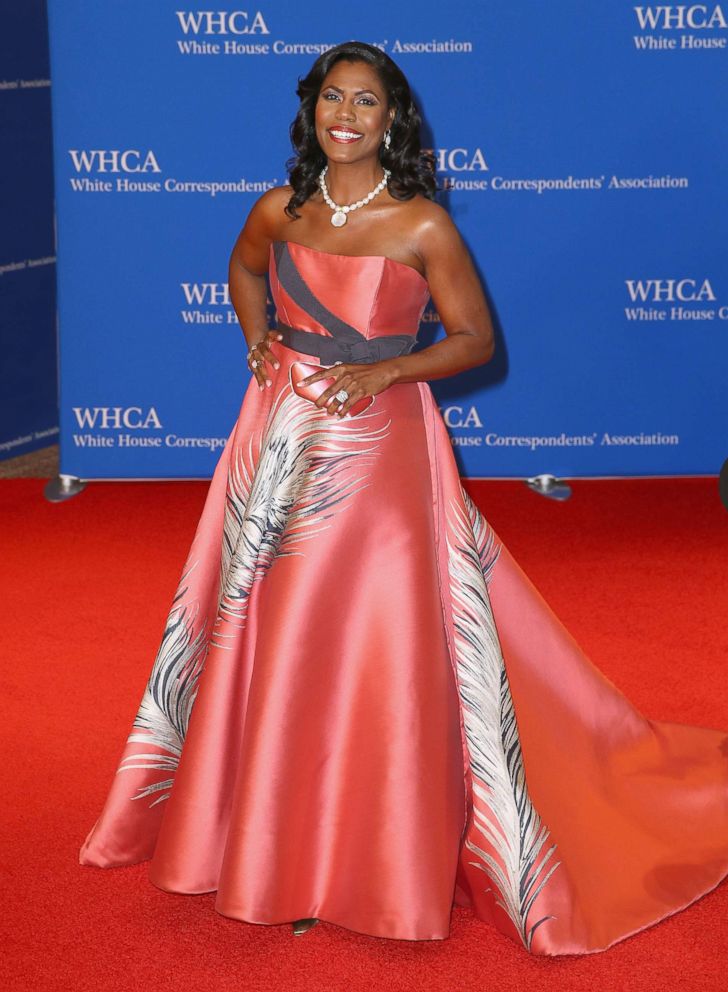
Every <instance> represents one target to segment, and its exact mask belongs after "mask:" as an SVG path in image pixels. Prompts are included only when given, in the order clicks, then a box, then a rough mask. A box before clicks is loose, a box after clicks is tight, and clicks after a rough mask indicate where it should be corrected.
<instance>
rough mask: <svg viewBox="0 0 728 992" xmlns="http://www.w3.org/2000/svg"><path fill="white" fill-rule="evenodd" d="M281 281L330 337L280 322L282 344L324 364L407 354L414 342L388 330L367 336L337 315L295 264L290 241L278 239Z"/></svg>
mask: <svg viewBox="0 0 728 992" xmlns="http://www.w3.org/2000/svg"><path fill="white" fill-rule="evenodd" d="M273 254H274V257H275V260H276V274H277V276H278V282H279V283H280V284H281V286H282V288H283V289H284V290H285V291H286V293H287V294H288V295H289V296H290V298H291V299H292V300H293V302H294V303H295V304H296V305H297V306H299V307H301V309H302V310H305V311H306V313H307V314H309V316H311V317H312V318H313V319H314V320H315V321H316V322H317V323H318V324H320V325H321V326H322V327H324V328H325V329H326V330H327V331H328V332H329V334H330V335H331V337H330V338H329V337H325V336H324V335H322V334H314V333H313V332H312V331H304V330H301V329H300V328H296V327H290V326H289V325H288V324H281V323H279V324H278V325H277V328H276V329H277V330H278V331H279V332H280V333H281V334H282V335H283V340H282V342H281V343H282V344H284V345H286V347H288V348H293V349H294V350H295V351H300V352H303V353H304V354H306V355H316V356H317V357H318V358H319V359H320V360H321V363H322V364H323V365H328V364H333V363H334V362H351V363H352V364H368V363H370V362H379V361H382V360H383V359H385V358H395V357H396V356H397V355H406V354H408V352H410V351H411V350H412V348H413V347H414V345H415V342H416V340H417V339H416V337H415V335H412V334H387V335H383V336H381V337H376V338H366V337H364V335H363V334H361V333H360V332H359V331H357V329H356V328H355V327H352V326H351V324H347V323H346V321H344V320H342V319H341V318H340V317H337V316H336V314H334V313H332V312H331V311H330V310H329V309H328V307H327V306H325V305H324V304H323V303H322V302H321V300H319V299H318V297H317V296H315V295H314V293H313V292H312V291H311V288H310V286H309V285H308V284H307V283H306V281H305V280H304V279H303V276H302V275H301V273H300V272H299V271H298V269H297V268H296V264H295V262H294V261H293V259H292V258H291V253H290V251H289V250H288V244H287V243H286V242H285V241H276V242H274V245H273Z"/></svg>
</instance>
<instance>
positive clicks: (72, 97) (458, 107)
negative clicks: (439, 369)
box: [50, 0, 728, 478]
mask: <svg viewBox="0 0 728 992" xmlns="http://www.w3.org/2000/svg"><path fill="white" fill-rule="evenodd" d="M180 6H181V5H180V4H179V3H174V4H173V3H171V2H167V0H157V2H156V3H154V4H152V5H150V4H148V3H146V2H142V0H129V2H126V3H124V4H113V5H91V4H88V3H87V2H82V0H51V8H50V13H51V57H52V67H53V76H54V94H53V100H54V141H55V161H56V187H57V202H58V224H59V295H60V300H59V306H60V341H61V431H62V440H61V467H62V471H63V472H65V473H68V474H72V475H78V476H81V477H83V478H113V477H120V478H151V477H156V478H165V477H166V478H170V477H206V476H209V475H210V473H211V471H212V469H213V467H214V464H215V461H216V458H217V455H218V453H219V448H220V445H222V444H224V442H225V439H226V438H227V436H228V434H229V432H230V429H231V427H232V425H233V422H234V420H235V417H236V415H237V411H238V409H239V405H240V401H241V396H242V391H243V388H244V386H245V384H246V382H247V378H248V372H247V369H246V365H245V350H246V349H245V346H244V341H243V338H242V334H241V332H240V330H239V328H238V326H237V323H236V321H235V316H234V313H233V311H232V308H231V306H230V304H229V300H228V297H227V287H226V285H225V279H226V269H227V259H228V255H229V251H230V248H231V246H232V243H233V241H234V239H235V237H236V235H237V233H238V231H239V229H240V227H241V226H242V224H243V222H244V220H245V217H246V215H247V213H248V211H249V210H250V207H251V206H252V204H253V202H254V200H255V199H256V198H257V197H258V196H259V195H260V193H261V192H262V191H263V190H265V189H266V188H269V187H270V186H273V185H277V184H280V183H283V182H285V168H284V163H285V160H286V159H287V158H288V156H289V155H290V154H291V148H290V145H289V140H288V126H289V123H290V121H291V120H292V119H293V117H294V115H295V112H296V108H297V98H296V96H295V86H296V81H297V78H298V77H299V76H302V75H304V74H305V73H306V72H307V70H308V68H309V67H310V65H311V64H312V62H313V60H314V59H315V57H316V56H317V54H318V53H319V52H320V51H322V50H324V49H325V48H326V47H329V46H331V45H334V44H336V43H338V42H340V41H342V40H345V39H348V38H359V39H361V40H364V41H368V42H371V43H374V44H378V45H380V46H381V47H382V48H383V49H384V50H385V51H387V52H388V53H389V54H390V55H392V57H393V58H394V59H395V60H396V61H397V62H398V63H399V64H400V65H401V67H402V68H403V70H404V71H405V73H406V74H407V75H408V77H409V79H410V81H411V83H412V85H413V88H414V90H415V93H416V96H417V99H418V102H419V103H420V105H421V106H422V107H423V109H424V112H425V115H426V122H427V131H426V139H427V141H426V143H427V144H428V145H430V146H431V147H433V148H434V149H436V151H437V156H438V167H439V168H438V172H439V180H440V182H441V184H442V185H443V186H444V187H446V191H445V192H444V193H443V194H442V195H441V201H442V202H443V203H444V204H445V205H446V206H447V207H448V209H449V210H450V211H451V213H452V216H453V217H454V219H455V221H456V223H457V224H458V225H459V227H460V229H461V231H462V233H463V236H464V237H465V239H466V241H467V243H468V245H469V247H470V249H471V251H472V253H473V256H474V258H475V260H476V264H477V266H478V268H479V270H480V272H481V274H482V276H483V279H484V282H485V284H486V286H487V290H488V294H489V299H490V301H491V304H492V307H493V312H494V315H495V317H496V320H497V325H498V327H497V330H498V342H497V354H496V357H495V358H494V360H493V361H492V362H491V363H490V364H489V365H488V366H486V367H481V368H479V369H475V370H472V371H471V372H469V373H467V374H465V375H462V376H459V377H457V378H456V379H453V380H450V381H443V382H437V383H434V384H433V389H434V391H435V394H436V396H437V398H438V402H439V403H440V405H441V409H442V412H443V415H444V417H445V419H446V422H447V424H448V426H449V428H450V430H451V435H452V440H453V444H454V445H455V446H456V449H457V451H458V453H459V456H460V458H461V465H462V469H463V473H464V474H466V475H470V476H516V477H518V476H530V475H533V474H535V473H537V472H552V473H554V474H557V475H564V476H569V477H578V476H594V475H670V474H701V473H716V472H717V471H718V469H719V467H720V464H721V463H722V461H723V459H724V458H725V457H726V454H728V451H727V450H726V449H727V448H728V443H727V441H726V434H727V432H726V426H728V425H727V424H726V414H725V412H724V403H723V401H722V392H723V390H722V384H723V379H724V374H725V373H724V370H725V368H726V363H727V361H728V292H727V290H726V253H725V251H724V247H723V246H724V245H725V243H726V235H727V234H728V230H727V228H728V208H727V207H726V202H725V197H724V195H723V185H724V181H725V177H724V170H723V169H721V168H720V167H719V163H721V162H725V160H726V152H727V151H728V149H727V147H726V145H727V144H728V135H726V131H725V127H724V112H723V108H722V101H723V97H722V94H723V93H724V92H725V84H726V44H727V42H728V18H727V17H726V16H724V14H725V13H726V11H728V7H726V8H723V7H722V6H721V5H717V6H715V5H713V4H711V5H709V6H707V7H702V6H696V7H685V6H680V7H678V6H669V5H668V6H665V5H659V6H641V7H635V6H633V5H632V4H627V3H616V4H608V5H606V4H605V5H595V4H584V3H583V2H581V0H580V2H577V0H564V2H561V3H559V4H558V5H548V4H543V3H537V2H536V0H529V2H526V0H520V2H518V0H516V2H514V0H488V2H485V3H482V2H478V3H465V2H462V0H454V2H452V3H449V4H448V5H447V7H446V8H443V7H442V5H441V4H437V5H435V4H429V3H422V2H412V0H402V2H400V3H399V4H396V5H393V4H389V3H384V2H381V0H372V2H371V3H369V4H367V5H366V7H362V8H361V9H357V8H356V7H349V6H347V7H342V6H338V7H337V6H336V5H334V6H333V7H332V6H331V5H330V4H324V3H323V2H319V0H315V2H312V3H308V4H306V5H305V6H303V5H301V4H300V3H289V2H281V0H278V2H276V3H270V4H268V5H265V4H264V5H263V6H260V7H250V8H246V9H242V8H241V7H239V6H238V5H237V4H233V3H225V2H221V3H218V4H217V5H216V10H215V11H214V12H210V11H207V10H203V9H200V8H196V7H195V8H193V7H189V8H184V9H180ZM271 316H272V314H271ZM442 333H443V332H442V328H441V327H440V326H439V324H438V322H437V314H436V313H434V311H433V310H432V309H430V310H429V311H428V312H427V313H426V322H425V324H424V326H423V328H422V340H423V343H425V344H426V343H428V342H430V341H432V340H433V339H434V338H435V337H437V336H440V335H441V334H442Z"/></svg>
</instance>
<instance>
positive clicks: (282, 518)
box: [213, 384, 389, 649]
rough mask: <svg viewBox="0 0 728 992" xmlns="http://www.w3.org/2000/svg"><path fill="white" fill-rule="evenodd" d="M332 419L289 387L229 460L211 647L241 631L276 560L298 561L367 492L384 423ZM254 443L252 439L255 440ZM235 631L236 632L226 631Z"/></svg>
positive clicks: (384, 426)
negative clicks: (305, 546) (256, 435)
mask: <svg viewBox="0 0 728 992" xmlns="http://www.w3.org/2000/svg"><path fill="white" fill-rule="evenodd" d="M370 420H371V417H369V418H368V417H366V416H363V417H357V419H356V420H345V419H344V420H339V421H337V420H336V419H335V418H332V417H331V416H330V415H329V414H327V413H326V411H325V410H323V409H320V408H318V407H316V406H314V404H313V403H311V402H310V401H309V400H307V399H303V398H301V397H300V396H298V395H297V394H296V393H295V392H294V391H293V389H292V387H291V385H290V384H288V385H287V386H284V388H283V389H282V390H281V392H280V393H279V395H278V397H277V398H276V400H275V403H274V405H273V408H272V410H271V414H270V418H269V420H268V423H267V425H266V427H265V429H264V431H263V432H262V434H261V436H260V440H259V442H258V443H259V448H258V449H257V450H256V448H255V447H254V442H253V439H252V438H251V440H250V443H249V445H248V447H247V452H246V449H245V448H244V447H242V446H241V447H240V448H239V449H237V451H236V452H235V453H234V454H233V456H232V458H231V464H230V469H229V473H228V490H227V495H226V505H225V522H224V528H223V545H222V562H221V581H220V588H221V589H222V595H221V597H220V606H219V616H218V618H217V620H216V621H215V629H214V630H213V643H215V644H216V645H217V646H218V647H221V648H223V649H224V648H225V646H226V645H225V641H226V639H228V638H232V639H234V638H235V637H236V636H237V631H238V630H241V629H242V628H243V627H244V626H245V615H246V610H247V605H248V599H249V596H250V591H251V589H252V588H253V584H254V583H255V582H256V581H257V580H258V579H260V578H261V577H262V576H263V575H264V574H265V572H266V570H267V569H268V568H270V566H271V564H272V562H273V560H274V559H275V558H276V557H278V556H279V555H294V554H301V553H302V551H301V549H300V544H301V542H303V541H305V540H310V539H311V538H314V537H317V536H318V535H319V534H320V533H321V532H322V530H324V529H325V528H326V526H327V523H326V521H327V520H328V518H329V517H330V516H331V515H332V514H333V513H334V512H335V510H337V509H343V507H344V506H346V504H347V503H349V502H350V501H351V498H352V497H353V496H355V495H356V494H357V493H358V492H360V491H361V490H362V489H363V488H365V487H366V485H367V481H366V469H367V463H368V459H370V458H372V457H374V456H375V454H376V451H377V442H378V441H380V440H382V439H383V438H384V437H386V435H387V428H388V426H389V425H388V423H385V424H381V418H377V422H378V423H379V424H380V426H376V427H375V426H372V425H371V424H370ZM256 440H257V439H256ZM229 628H234V629H232V630H231V629H229Z"/></svg>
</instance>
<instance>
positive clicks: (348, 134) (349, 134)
mask: <svg viewBox="0 0 728 992" xmlns="http://www.w3.org/2000/svg"><path fill="white" fill-rule="evenodd" d="M331 133H332V134H333V136H334V137H335V138H361V135H360V134H357V133H356V131H334V130H333V129H332V131H331Z"/></svg>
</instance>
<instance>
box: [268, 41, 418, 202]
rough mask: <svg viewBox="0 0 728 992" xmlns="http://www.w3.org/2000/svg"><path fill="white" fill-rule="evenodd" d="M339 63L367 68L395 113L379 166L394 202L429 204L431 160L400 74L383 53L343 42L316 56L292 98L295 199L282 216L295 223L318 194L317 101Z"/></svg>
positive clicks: (290, 173)
mask: <svg viewBox="0 0 728 992" xmlns="http://www.w3.org/2000/svg"><path fill="white" fill-rule="evenodd" d="M342 59H343V60H346V61H347V62H366V64H367V65H370V66H371V67H372V69H374V70H375V72H376V73H377V75H378V76H379V79H380V81H381V83H382V86H383V87H384V89H385V91H386V93H387V95H388V99H389V107H392V106H393V107H394V109H395V114H394V119H393V121H392V124H391V127H390V135H391V138H392V143H391V146H390V147H389V148H385V146H384V144H382V145H381V147H380V150H379V160H380V162H381V164H382V166H383V167H385V168H387V169H389V170H390V171H391V173H392V174H391V176H390V177H389V182H388V188H389V192H390V193H391V195H392V196H393V197H394V198H395V199H397V200H411V199H412V197H413V196H414V195H415V194H416V193H422V194H423V195H424V196H426V197H427V198H428V199H430V200H433V199H434V198H435V193H436V188H437V184H436V180H435V156H434V155H433V153H432V152H426V151H423V150H422V149H421V147H420V126H421V124H422V118H421V117H420V112H419V110H418V109H417V105H416V104H415V102H414V100H413V98H412V93H411V92H410V87H409V83H408V82H407V79H406V77H405V75H404V73H403V72H402V70H401V69H400V68H399V66H398V65H397V64H396V63H395V62H394V61H393V60H392V59H391V58H390V57H389V56H388V55H387V54H386V53H385V52H383V51H381V49H379V48H375V47H374V46H373V45H368V44H367V43H366V42H364V41H345V42H344V43H343V44H341V45H336V46H335V47H334V48H329V49H328V50H327V51H325V52H323V54H321V55H319V57H318V58H317V59H316V61H315V62H314V64H313V66H312V67H311V69H310V71H309V73H308V75H307V76H305V77H304V78H303V79H301V78H299V80H298V86H297V88H296V93H297V95H298V97H299V99H300V101H301V106H300V107H299V108H298V113H297V114H296V117H295V120H294V121H293V123H292V124H291V128H290V134H291V144H292V145H293V148H294V150H295V153H296V154H295V155H294V156H293V157H292V158H290V159H289V160H288V161H287V162H286V169H287V171H288V177H289V182H290V184H291V186H292V187H293V195H292V196H291V198H290V200H289V201H288V203H287V204H286V208H285V211H286V213H287V214H288V216H289V217H291V218H293V219H295V218H296V217H299V216H300V214H298V213H297V212H296V208H297V207H300V206H301V205H302V204H303V203H305V202H306V200H307V199H308V198H309V197H310V196H311V195H312V194H313V193H315V192H316V190H317V189H318V177H319V174H320V172H321V170H322V169H323V167H324V166H325V165H326V156H325V155H324V153H323V151H322V150H321V146H320V145H319V143H318V139H317V137H316V124H315V112H316V101H317V100H318V95H319V92H320V90H321V84H322V82H323V81H324V79H325V78H326V75H327V73H328V72H329V70H330V69H331V67H332V66H333V65H334V63H336V62H339V61H341V60H342Z"/></svg>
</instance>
